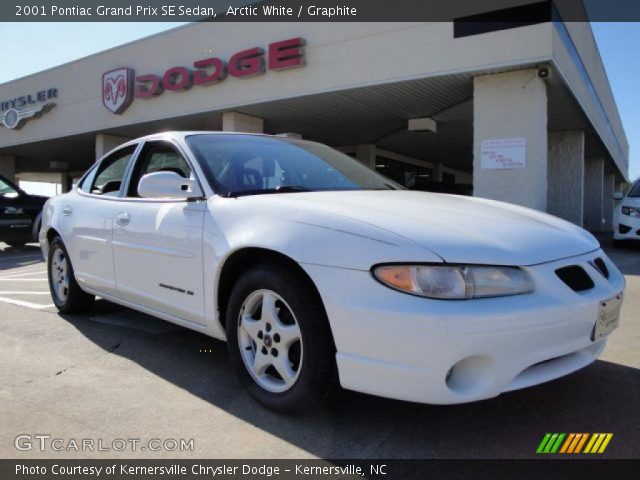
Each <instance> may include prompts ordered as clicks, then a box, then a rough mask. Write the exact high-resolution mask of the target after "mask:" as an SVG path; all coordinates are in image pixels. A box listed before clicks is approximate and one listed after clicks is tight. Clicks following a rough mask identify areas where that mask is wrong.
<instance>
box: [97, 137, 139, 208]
mask: <svg viewBox="0 0 640 480" xmlns="http://www.w3.org/2000/svg"><path fill="white" fill-rule="evenodd" d="M134 151H135V146H131V147H127V148H124V149H122V150H118V151H117V152H114V153H112V154H111V155H110V156H108V157H107V158H105V159H104V160H103V161H102V162H101V163H100V166H99V167H98V170H97V172H96V176H95V179H94V180H93V183H92V185H91V193H93V194H95V195H107V196H110V197H117V196H118V193H119V192H120V187H121V186H122V181H123V178H124V174H125V172H126V170H127V166H128V165H129V162H130V161H131V157H132V156H133V152H134Z"/></svg>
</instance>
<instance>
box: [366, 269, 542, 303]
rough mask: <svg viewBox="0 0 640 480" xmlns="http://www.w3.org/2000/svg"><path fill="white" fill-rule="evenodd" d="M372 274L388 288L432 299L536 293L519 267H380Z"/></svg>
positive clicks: (529, 279)
mask: <svg viewBox="0 0 640 480" xmlns="http://www.w3.org/2000/svg"><path fill="white" fill-rule="evenodd" d="M372 272H373V275H374V276H375V278H377V279H378V280H379V281H380V282H382V283H383V284H385V285H387V286H388V287H391V288H394V289H396V290H400V291H403V292H406V293H411V294H413V295H420V296H422V297H429V298H438V299H448V300H460V299H466V298H482V297H502V296H506V295H519V294H521V293H529V292H532V291H533V282H532V281H531V278H529V275H527V273H526V272H525V271H524V270H522V269H520V268H517V267H490V266H486V267H485V266H465V265H458V266H448V265H380V266H377V267H374V268H373V269H372Z"/></svg>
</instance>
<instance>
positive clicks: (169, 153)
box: [128, 142, 191, 197]
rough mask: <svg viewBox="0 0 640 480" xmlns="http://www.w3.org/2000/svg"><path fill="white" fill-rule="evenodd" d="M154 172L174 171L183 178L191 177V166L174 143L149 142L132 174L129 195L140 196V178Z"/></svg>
mask: <svg viewBox="0 0 640 480" xmlns="http://www.w3.org/2000/svg"><path fill="white" fill-rule="evenodd" d="M154 172H174V173H177V174H178V175H180V176H181V177H183V178H189V177H191V167H189V164H188V163H187V161H186V160H185V159H184V158H183V157H182V155H181V154H180V153H179V152H178V151H177V150H176V149H175V148H174V146H173V145H171V144H170V143H167V142H147V143H146V144H145V146H144V148H143V149H142V153H141V154H140V157H139V160H138V161H137V162H136V166H135V168H134V172H133V175H132V176H131V182H130V185H129V192H128V196H129V197H138V196H139V195H138V183H139V182H140V179H141V178H142V177H143V176H144V175H146V174H148V173H154Z"/></svg>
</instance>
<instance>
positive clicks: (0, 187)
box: [0, 178, 18, 198]
mask: <svg viewBox="0 0 640 480" xmlns="http://www.w3.org/2000/svg"><path fill="white" fill-rule="evenodd" d="M0 196H2V197H5V198H14V197H17V196H18V192H17V191H16V189H15V188H13V187H12V186H11V185H9V184H8V183H7V182H5V181H4V180H2V178H0Z"/></svg>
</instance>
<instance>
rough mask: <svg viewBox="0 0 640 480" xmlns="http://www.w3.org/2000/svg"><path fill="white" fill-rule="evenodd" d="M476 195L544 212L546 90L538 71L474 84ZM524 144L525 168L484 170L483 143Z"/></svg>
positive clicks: (485, 78) (489, 77)
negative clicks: (511, 141) (515, 140)
mask: <svg viewBox="0 0 640 480" xmlns="http://www.w3.org/2000/svg"><path fill="white" fill-rule="evenodd" d="M473 89H474V92H473V194H474V195H475V196H476V197H484V198H491V199H494V200H501V201H504V202H511V203H515V204H518V205H524V206H526V207H530V208H535V209H538V210H542V211H545V210H546V208H547V89H546V84H545V83H544V81H543V80H542V79H540V78H538V74H537V70H520V71H515V72H507V73H499V74H495V75H481V76H477V77H475V78H474V79H473ZM513 138H524V139H525V141H526V149H525V166H524V168H512V169H484V168H482V165H481V154H480V153H481V152H480V147H481V144H482V141H483V140H499V139H513Z"/></svg>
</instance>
